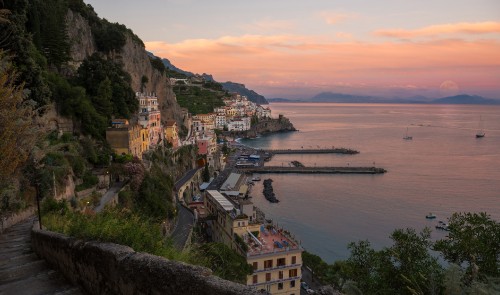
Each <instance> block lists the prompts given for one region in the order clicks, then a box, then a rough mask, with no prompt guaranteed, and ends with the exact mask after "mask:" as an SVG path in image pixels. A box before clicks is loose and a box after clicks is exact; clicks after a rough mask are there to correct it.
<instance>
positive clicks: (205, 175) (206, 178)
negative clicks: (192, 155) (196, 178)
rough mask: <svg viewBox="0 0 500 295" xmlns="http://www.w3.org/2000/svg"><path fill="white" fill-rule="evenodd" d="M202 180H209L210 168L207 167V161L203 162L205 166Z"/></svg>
mask: <svg viewBox="0 0 500 295" xmlns="http://www.w3.org/2000/svg"><path fill="white" fill-rule="evenodd" d="M203 181H204V182H209V181H210V170H209V169H208V163H206V164H205V168H204V170H203Z"/></svg>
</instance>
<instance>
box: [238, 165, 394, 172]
mask: <svg viewBox="0 0 500 295" xmlns="http://www.w3.org/2000/svg"><path fill="white" fill-rule="evenodd" d="M240 170H241V171H244V172H248V173H260V174H264V173H298V174H383V173H386V172H387V170H385V169H384V168H377V167H282V166H264V167H248V168H240Z"/></svg>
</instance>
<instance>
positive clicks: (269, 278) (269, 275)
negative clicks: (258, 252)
mask: <svg viewBox="0 0 500 295" xmlns="http://www.w3.org/2000/svg"><path fill="white" fill-rule="evenodd" d="M270 280H271V273H270V272H268V273H266V282H269V281H270Z"/></svg>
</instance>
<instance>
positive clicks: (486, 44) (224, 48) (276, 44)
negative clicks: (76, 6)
mask: <svg viewBox="0 0 500 295" xmlns="http://www.w3.org/2000/svg"><path fill="white" fill-rule="evenodd" d="M146 48H147V49H148V50H150V51H152V52H154V53H155V54H156V55H158V56H163V57H167V58H169V59H170V60H171V61H172V63H174V64H175V65H176V66H178V67H180V68H182V69H185V70H189V71H192V72H197V73H203V72H206V73H211V74H213V75H214V77H215V78H216V79H217V80H218V81H228V80H231V81H237V82H241V83H244V84H246V85H247V86H250V87H251V88H253V89H255V90H261V91H264V93H263V94H268V95H273V93H277V92H276V91H278V93H279V91H281V93H283V91H288V92H290V93H292V92H293V91H294V90H296V89H298V88H302V89H305V88H307V89H310V91H313V90H314V89H326V90H328V88H329V87H330V88H331V89H337V88H340V87H341V88H342V89H351V90H356V89H357V90H359V91H362V92H364V93H368V94H369V93H370V91H371V90H373V89H379V90H381V89H395V88H404V87H406V88H407V89H408V90H411V89H414V90H415V91H417V90H421V89H429V88H433V87H434V88H436V89H437V88H439V85H440V84H441V83H442V82H443V81H446V80H453V81H455V82H457V84H458V85H460V89H465V90H467V89H478V88H480V87H483V88H487V89H490V90H492V89H494V90H496V91H498V90H500V85H499V84H498V77H500V41H498V40H483V41H476V42H471V41H465V40H458V39H454V40H453V39H449V40H437V41H427V42H403V43H401V42H385V43H361V42H333V41H331V40H328V39H325V38H323V37H304V36H294V35H276V36H260V35H245V36H225V37H221V38H218V39H214V40H209V39H197V40H186V41H183V42H180V43H176V44H167V43H164V42H146ZM394 85H403V86H404V87H401V86H399V87H394ZM313 94H314V93H313Z"/></svg>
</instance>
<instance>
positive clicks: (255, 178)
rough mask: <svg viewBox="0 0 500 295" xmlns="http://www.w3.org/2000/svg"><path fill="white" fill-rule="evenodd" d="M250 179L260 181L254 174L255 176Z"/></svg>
mask: <svg viewBox="0 0 500 295" xmlns="http://www.w3.org/2000/svg"><path fill="white" fill-rule="evenodd" d="M252 181H260V177H258V176H256V177H254V178H252Z"/></svg>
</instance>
